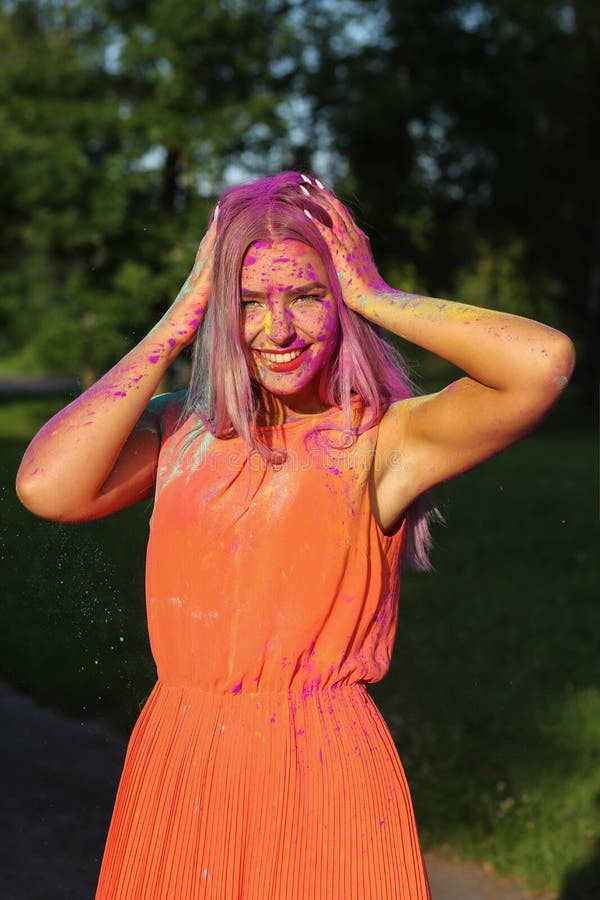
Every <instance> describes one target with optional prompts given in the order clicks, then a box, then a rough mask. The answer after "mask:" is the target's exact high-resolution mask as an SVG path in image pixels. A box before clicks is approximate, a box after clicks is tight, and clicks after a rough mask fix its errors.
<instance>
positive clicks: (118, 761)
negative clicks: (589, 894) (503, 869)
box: [0, 682, 551, 900]
mask: <svg viewBox="0 0 600 900" xmlns="http://www.w3.org/2000/svg"><path fill="white" fill-rule="evenodd" d="M0 721H1V722H2V738H1V739H0V778H1V779H2V783H0V790H1V796H2V814H1V819H0V826H1V829H2V835H3V840H2V841H1V842H0V884H1V885H2V887H1V889H0V890H1V895H2V898H3V900H92V898H93V897H94V890H95V885H96V880H97V876H98V870H99V867H100V859H101V854H102V849H103V846H104V839H105V837H106V831H107V828H108V822H109V819H110V814H111V810H112V804H113V801H114V796H115V791H116V786H117V781H118V778H119V774H120V771H121V766H122V764H123V757H124V754H125V742H124V741H123V738H122V737H121V736H120V735H118V734H116V733H115V732H114V731H113V730H112V729H111V728H109V727H108V726H107V725H105V724H104V723H102V722H98V721H95V720H91V721H80V720H73V719H68V718H66V717H64V716H62V715H60V714H58V713H56V712H54V711H52V710H49V709H44V708H41V707H39V706H37V705H36V704H35V703H34V702H33V701H32V700H31V699H30V698H29V697H26V696H24V695H23V694H19V693H17V692H16V691H14V690H13V689H12V688H11V687H9V686H8V685H6V684H3V683H2V682H0ZM427 868H428V870H429V875H430V879H431V889H432V895H433V900H533V897H534V896H536V897H540V895H532V894H530V893H528V892H527V891H524V890H523V889H522V888H520V887H519V886H517V885H514V884H512V883H508V882H502V881H499V880H498V879H496V878H493V877H491V876H489V875H487V874H486V873H484V872H482V871H481V869H479V868H477V867H475V866H471V865H458V864H455V863H450V862H447V861H444V860H442V859H439V858H438V857H436V856H428V857H427ZM546 897H547V900H551V898H549V897H548V896H547V895H546ZM180 900H187V898H180Z"/></svg>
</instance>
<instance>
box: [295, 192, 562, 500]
mask: <svg viewBox="0 0 600 900" xmlns="http://www.w3.org/2000/svg"><path fill="white" fill-rule="evenodd" d="M312 196H313V200H316V201H317V202H318V203H319V204H320V205H321V204H322V205H323V207H324V208H325V209H326V210H327V212H329V214H330V216H331V218H332V220H333V228H331V229H330V228H327V227H326V226H322V225H321V224H320V223H316V224H317V225H318V227H319V230H320V231H321V233H322V234H323V236H324V237H325V239H326V240H327V242H328V245H329V248H330V250H331V253H332V257H333V260H334V264H335V265H336V269H337V273H338V279H339V281H340V285H341V288H342V294H343V297H344V302H345V303H346V305H347V306H348V307H349V308H351V309H353V310H354V311H355V312H358V313H360V315H361V316H364V317H365V318H366V319H369V320H370V321H371V322H374V323H375V324H377V325H380V326H382V327H383V328H385V329H387V330H388V331H391V332H393V333H394V334H397V335H398V336H399V337H401V338H403V339H404V340H407V341H410V342H412V343H414V344H418V345H419V346H420V347H423V348H425V349H426V350H429V351H430V352H431V353H435V354H436V355H437V356H441V357H443V358H444V359H446V360H448V361H449V362H451V363H453V364H454V365H455V366H457V367H458V368H460V369H462V370H463V371H464V372H466V373H467V377H465V378H460V379H459V380H458V381H455V382H453V383H452V384H450V385H449V386H448V387H447V388H445V389H444V390H442V391H440V392H439V393H437V394H430V395H427V396H424V397H415V398H412V399H411V400H409V401H405V402H402V403H400V404H394V405H393V406H392V407H390V409H389V411H388V414H387V415H386V416H385V421H384V422H382V429H380V430H381V431H382V434H381V439H383V441H384V443H385V449H386V452H387V453H388V454H392V455H394V454H395V455H394V458H398V456H397V453H398V452H399V451H401V452H402V459H403V465H402V469H403V470H404V472H405V473H407V472H408V471H410V472H411V478H410V479H407V478H403V477H402V475H401V474H400V475H398V479H399V481H400V482H402V483H403V484H405V485H408V483H409V482H412V485H413V487H412V488H410V489H409V490H410V492H412V490H413V489H414V491H415V496H416V495H418V493H421V492H422V491H424V490H427V489H428V488H429V487H432V486H433V485H434V484H436V483H439V482H441V481H445V480H447V479H449V478H451V477H453V476H454V475H458V474H459V473H460V472H464V471H465V470H467V469H469V468H472V467H473V466H475V465H477V463H479V462H482V461H483V460H485V459H488V458H489V457H490V456H493V455H494V454H495V453H498V452H499V451H500V450H502V449H504V448H505V447H507V446H509V445H510V444H512V443H514V442H515V441H516V440H518V439H519V438H521V437H523V436H524V435H525V434H527V433H528V432H529V431H531V430H532V429H533V428H534V427H535V425H536V424H537V423H539V422H540V421H541V419H542V418H543V417H544V415H545V413H547V412H548V410H549V409H550V408H551V407H552V405H553V404H554V403H555V402H556V400H557V399H558V397H559V396H560V393H561V391H562V390H563V389H564V387H565V386H566V384H567V382H568V380H569V378H570V376H571V373H572V371H573V366H574V364H575V353H574V347H573V344H572V342H571V340H570V339H569V338H568V337H567V336H566V335H565V334H563V333H562V332H560V331H557V330H556V329H554V328H551V327H549V326H548V325H543V324H541V323H540V322H535V321H533V320H531V319H526V318H523V317H521V316H515V315H511V314H509V313H502V312H497V311H495V310H490V309H483V308H480V307H476V306H468V305H466V304H464V303H455V302H450V301H448V300H439V299H434V298H431V297H422V296H419V295H415V294H407V293H404V292H403V291H397V290H393V289H392V288H390V287H389V286H388V285H386V284H385V282H383V280H382V278H381V276H380V275H379V273H378V272H377V269H376V267H375V263H374V261H373V258H372V255H371V252H370V247H369V242H368V239H367V238H366V236H365V235H364V234H363V233H362V232H361V231H360V230H359V229H358V228H357V226H356V225H355V223H354V221H353V220H352V218H351V217H350V215H349V214H348V213H347V211H346V210H345V208H344V207H343V206H342V204H340V203H339V201H337V200H336V199H335V198H334V197H332V196H331V195H330V194H329V193H328V192H326V191H316V193H313V195H312ZM315 221H316V220H315ZM415 474H418V483H416V484H415V482H414V480H413V478H414V475H415ZM401 493H402V496H403V498H404V500H406V499H407V496H406V491H403V492H401ZM409 499H410V498H409ZM413 499H414V498H413ZM403 502H404V501H403Z"/></svg>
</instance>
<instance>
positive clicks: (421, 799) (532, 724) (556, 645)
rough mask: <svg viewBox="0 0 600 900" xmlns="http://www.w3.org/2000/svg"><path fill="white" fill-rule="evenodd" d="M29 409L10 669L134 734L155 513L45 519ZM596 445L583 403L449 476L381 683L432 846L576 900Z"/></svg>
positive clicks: (591, 708) (596, 733)
mask: <svg viewBox="0 0 600 900" xmlns="http://www.w3.org/2000/svg"><path fill="white" fill-rule="evenodd" d="M54 406H56V403H54ZM11 407H12V408H10V409H9V407H8V406H7V405H5V406H4V408H2V407H0V428H2V429H3V433H4V434H6V435H8V434H12V439H9V437H8V436H7V438H6V439H5V440H4V441H2V442H0V498H1V500H2V504H1V507H0V508H1V509H2V519H1V524H0V556H2V562H3V575H2V580H3V584H4V586H5V591H4V595H5V600H4V603H3V605H2V608H1V609H2V612H1V614H0V615H1V624H2V627H1V628H0V635H1V637H0V651H1V652H0V659H1V661H2V662H1V666H2V670H1V671H2V675H3V677H4V678H6V679H7V680H9V681H11V682H12V683H13V684H15V685H17V686H19V687H22V688H25V689H26V690H28V691H30V692H31V693H32V694H33V695H34V696H36V697H37V698H38V699H40V700H42V701H43V702H46V703H48V704H51V705H53V706H55V707H59V708H61V709H63V710H65V711H67V712H70V713H73V714H76V715H82V714H85V715H90V714H94V715H100V716H105V717H107V718H109V719H110V720H111V721H113V722H114V723H116V724H117V725H118V726H119V727H120V728H122V729H123V730H124V731H126V730H127V729H129V728H130V727H131V725H132V723H133V720H134V718H135V717H136V716H137V713H138V711H139V708H140V706H141V704H142V703H143V701H144V699H145V697H146V696H147V694H148V692H149V690H150V688H151V686H152V684H153V680H154V668H153V664H152V660H151V657H150V653H149V648H148V640H147V634H146V628H145V608H144V587H143V577H144V572H143V569H144V547H145V541H146V536H147V520H148V517H149V513H150V506H149V505H148V504H143V505H141V506H140V507H139V508H134V509H132V510H128V511H125V512H123V513H120V514H118V515H117V516H114V517H112V518H110V519H107V520H104V521H101V522H95V523H90V524H86V525H80V526H73V525H68V526H60V525H54V524H49V523H46V522H42V521H39V520H36V519H35V518H34V517H33V516H31V515H30V514H29V513H27V511H26V510H24V509H22V508H21V507H20V506H19V504H18V502H17V501H16V499H15V497H14V490H13V482H14V473H15V470H16V466H17V464H18V459H19V456H20V454H21V452H22V450H23V448H24V438H25V436H26V435H28V434H30V433H31V431H32V430H33V429H34V428H35V427H37V425H38V424H39V423H40V421H42V420H43V418H45V417H46V416H47V415H48V414H49V412H50V411H51V410H49V407H48V404H44V403H40V404H38V405H37V406H36V405H35V404H30V403H25V404H22V403H15V404H12V405H11ZM11 422H12V428H11V427H10V423H11ZM596 454H597V451H596V441H595V436H594V434H593V432H592V429H591V428H590V424H589V422H584V421H583V420H582V418H581V415H580V414H579V413H578V412H577V411H576V410H574V409H571V406H569V404H567V405H565V406H564V407H562V408H561V409H560V410H558V411H557V413H555V414H553V416H552V417H551V418H550V420H548V422H547V423H545V424H544V426H543V427H542V428H541V429H540V430H539V431H538V432H537V433H536V434H535V435H534V436H532V437H530V438H528V439H526V440H525V441H522V442H521V443H520V444H518V445H517V446H515V447H513V448H511V449H509V450H508V451H506V452H505V453H503V454H502V455H501V456H499V457H497V458H495V459H493V460H490V461H489V462H488V463H487V464H486V465H484V466H482V467H480V468H479V469H477V470H475V471H473V472H471V473H468V474H467V475H465V476H462V477H461V478H459V479H456V480H454V481H453V482H451V483H450V484H448V485H446V486H444V487H443V489H442V490H441V491H440V504H441V507H442V511H443V512H444V514H445V516H446V519H447V522H448V526H447V527H437V528H436V530H435V541H436V547H435V551H434V555H433V562H434V564H435V566H436V569H437V571H436V572H435V573H434V574H432V575H423V574H416V573H412V572H409V571H405V573H404V576H403V586H402V599H401V610H400V620H399V626H398V635H397V640H396V647H395V653H394V661H393V664H392V669H391V672H390V674H389V676H388V677H387V678H386V679H385V680H384V681H383V682H381V683H380V684H378V685H375V686H373V687H372V694H373V695H374V697H375V699H376V701H377V702H378V704H379V705H380V707H381V709H382V711H383V713H384V715H385V716H386V719H387V721H388V722H389V724H390V727H391V729H392V731H393V734H394V737H395V739H396V742H397V745H398V749H399V752H400V755H401V757H402V760H403V763H404V766H405V769H406V772H407V777H408V780H409V783H410V785H411V788H412V793H413V799H414V803H415V808H416V812H417V819H418V822H419V826H420V833H421V837H422V840H423V843H424V845H425V846H426V847H444V848H446V851H447V852H448V853H449V854H451V855H454V856H457V857H468V858H471V859H480V860H485V861H487V862H488V863H490V864H492V865H493V866H494V867H495V868H496V869H497V870H498V871H500V872H502V873H506V874H510V875H514V876H518V877H520V878H523V879H525V880H526V881H528V882H529V883H530V884H531V885H532V886H534V887H540V888H547V889H554V890H558V889H559V888H560V887H561V884H566V883H568V884H569V885H573V884H575V885H578V887H577V888H576V890H575V892H573V891H571V893H568V892H567V893H566V894H564V897H565V898H566V897H568V898H569V900H570V898H577V900H583V898H587V897H589V898H590V900H591V898H593V897H595V896H597V894H596V893H595V892H594V889H593V888H591V887H590V885H591V884H592V881H593V882H594V884H595V883H596V881H595V880H594V879H596V878H597V876H598V855H597V854H598V841H599V839H600V824H599V822H598V799H599V797H600V765H599V763H600V687H599V686H600V653H599V649H600V647H599V638H598V635H599V634H600V616H599V612H598V610H599V606H598V602H597V598H596V593H597V588H598V577H597V549H598V537H599V531H600V527H599V522H598V485H597V478H596V471H597V455H596ZM594 854H596V855H594ZM586 891H587V893H586Z"/></svg>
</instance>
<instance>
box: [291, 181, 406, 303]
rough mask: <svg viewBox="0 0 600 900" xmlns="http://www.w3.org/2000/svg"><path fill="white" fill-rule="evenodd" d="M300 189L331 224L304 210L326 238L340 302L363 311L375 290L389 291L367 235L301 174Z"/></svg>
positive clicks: (333, 200)
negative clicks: (320, 208) (302, 179)
mask: <svg viewBox="0 0 600 900" xmlns="http://www.w3.org/2000/svg"><path fill="white" fill-rule="evenodd" d="M305 178H306V182H305V184H304V185H303V187H304V193H306V194H309V191H308V188H312V190H311V191H310V194H309V196H310V198H311V200H312V201H313V202H315V203H317V204H318V205H319V206H320V207H322V209H324V210H325V211H326V212H327V213H328V215H329V217H330V218H331V221H332V227H331V228H329V227H328V226H327V225H323V224H322V223H321V222H319V221H318V220H317V219H316V218H315V217H314V216H312V215H311V214H310V212H309V211H308V210H305V212H306V214H307V215H308V216H309V218H310V219H311V221H312V222H314V224H315V225H316V226H317V228H318V229H319V231H320V232H321V234H322V235H323V238H324V239H325V241H326V242H327V246H328V247H329V251H330V253H331V258H332V260H333V264H334V266H335V269H336V273H337V277H338V281H339V283H340V287H341V289H342V296H343V298H344V303H345V304H346V306H348V307H350V309H353V310H355V312H359V313H360V312H361V311H364V310H365V309H366V308H367V307H368V306H369V303H370V301H371V299H373V296H374V295H375V294H378V293H381V292H382V291H384V292H389V291H391V288H390V287H389V286H388V285H387V284H386V283H385V281H384V280H383V278H382V277H381V275H380V274H379V272H378V270H377V266H376V265H375V260H374V259H373V254H372V253H371V246H370V243H369V238H368V237H367V235H366V234H365V233H364V232H363V231H361V230H360V228H359V227H358V225H357V224H356V222H355V221H354V219H353V218H352V216H351V215H350V213H349V212H348V210H347V209H346V208H345V207H344V205H343V204H342V203H340V201H339V200H338V199H337V198H336V197H334V196H333V195H332V194H330V193H329V191H328V190H326V189H325V188H322V187H319V186H318V185H316V184H314V182H313V181H312V180H311V181H309V180H308V178H307V177H306V176H305Z"/></svg>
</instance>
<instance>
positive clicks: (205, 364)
mask: <svg viewBox="0 0 600 900" xmlns="http://www.w3.org/2000/svg"><path fill="white" fill-rule="evenodd" d="M302 183H303V179H302V176H301V175H300V173H299V172H282V173H280V174H279V175H275V176H272V177H270V178H264V179H261V180H260V181H256V182H254V183H252V184H246V185H242V186H240V187H234V188H230V189H229V190H227V191H225V192H224V193H223V194H222V195H221V197H220V199H219V213H218V218H217V233H216V239H215V246H214V255H213V269H212V286H211V293H210V298H209V301H208V304H207V307H206V311H205V313H204V316H203V319H202V322H201V324H200V326H199V328H198V332H197V335H196V338H195V341H194V348H193V355H192V373H191V378H190V383H189V387H188V390H187V394H186V399H185V403H184V407H183V410H182V415H181V419H182V420H183V419H186V418H188V417H189V416H192V415H193V416H196V417H198V419H199V425H198V426H197V428H195V429H193V430H192V432H191V434H190V437H191V439H193V437H194V436H196V435H198V434H199V433H200V432H203V431H205V430H207V431H209V432H210V433H211V434H213V435H214V436H215V437H219V438H227V437H232V436H234V435H239V436H240V437H242V438H243V440H244V441H245V443H246V447H247V448H248V453H251V452H256V453H258V454H260V455H261V456H262V457H263V458H265V459H267V460H270V461H274V459H275V456H277V458H278V459H280V454H279V453H278V452H276V451H274V450H273V448H272V447H270V446H268V445H267V444H266V443H265V442H264V440H263V439H262V438H261V434H260V431H259V430H258V429H257V428H256V420H257V413H258V407H259V397H260V393H259V390H258V386H257V385H256V384H255V383H254V382H253V380H252V378H251V374H250V371H249V368H248V362H247V359H246V355H245V352H244V348H243V346H242V337H241V335H242V318H241V317H242V312H241V303H240V273H241V271H242V265H243V261H244V257H245V255H246V252H247V250H248V248H249V247H250V245H251V244H253V243H255V242H256V241H259V240H265V239H275V240H289V239H293V240H298V241H301V242H302V243H304V244H307V245H308V246H310V247H312V248H313V249H314V250H316V252H317V253H318V254H319V256H320V257H321V259H322V260H323V263H324V265H325V268H326V270H327V275H328V277H329V283H330V285H331V291H332V295H333V298H334V301H335V304H336V306H337V313H338V317H339V325H340V329H339V337H338V343H337V347H336V350H335V352H334V353H333V355H332V357H331V359H330V360H329V362H328V364H327V365H326V366H325V367H324V368H323V371H322V372H321V374H320V377H319V385H318V388H319V395H320V399H321V400H322V401H323V402H324V403H325V404H327V405H329V406H336V407H338V408H340V409H341V410H342V411H343V425H342V426H341V429H339V427H338V430H342V431H343V433H344V435H346V436H347V437H348V438H349V439H352V438H353V436H355V435H357V434H359V433H361V432H363V431H366V430H367V429H368V428H371V427H372V426H373V424H375V423H376V422H378V421H379V419H380V418H381V416H382V415H383V413H384V412H385V410H386V409H387V408H388V406H389V405H390V404H391V403H393V402H394V401H396V400H402V399H405V398H407V397H411V396H413V395H414V394H415V393H417V392H418V389H417V388H416V385H415V384H414V383H413V382H412V380H411V379H410V377H409V375H408V372H407V367H406V364H405V363H404V360H403V359H402V357H401V356H400V354H399V353H398V351H397V350H396V349H395V348H394V347H393V346H392V345H391V344H390V343H389V342H388V341H387V340H386V338H385V337H384V333H383V331H382V330H381V329H380V328H378V327H377V326H375V325H373V324H371V323H370V322H369V321H367V320H366V319H365V318H363V317H362V316H360V315H359V314H358V313H355V312H353V311H352V310H351V309H349V308H348V307H347V306H346V305H345V303H344V301H343V298H342V292H341V288H340V285H339V281H338V278H337V275H336V271H335V267H334V264H333V260H332V259H331V255H330V253H329V248H328V246H327V243H326V242H325V240H324V238H323V237H322V235H321V234H320V232H319V230H318V228H317V226H316V225H315V224H314V223H313V222H311V220H310V219H309V218H308V217H307V216H306V215H305V214H304V209H307V210H308V211H309V212H310V213H311V215H312V216H313V217H314V218H315V219H318V220H319V221H320V222H322V223H323V224H324V225H327V226H331V224H332V222H331V219H330V217H329V215H328V214H327V212H325V210H324V209H323V208H322V207H320V206H319V205H318V203H317V201H316V200H315V199H314V198H313V197H312V196H311V197H307V196H306V195H305V194H303V193H301V192H300V190H299V187H300V185H301V184H302ZM357 398H358V399H360V401H361V403H362V406H363V407H364V408H366V409H368V410H369V414H370V418H368V420H367V421H364V420H363V421H361V422H360V423H358V424H357V422H356V415H355V412H356V405H355V401H356V399H357ZM322 427H323V426H319V425H317V426H316V427H315V431H321V428H322ZM325 427H326V428H328V429H331V428H334V426H332V425H331V424H328V425H326V426H325ZM432 518H438V519H441V518H442V517H441V514H440V513H439V511H438V510H437V509H435V508H432V506H431V504H426V503H424V501H423V499H422V498H419V499H418V500H417V501H415V503H413V504H412V505H411V507H410V509H409V510H408V511H407V535H406V551H405V553H406V558H407V561H408V562H409V563H410V564H411V565H412V566H413V568H416V569H421V570H425V571H426V570H430V569H431V568H432V566H431V563H430V562H429V550H430V547H431V535H430V531H429V520H430V519H432Z"/></svg>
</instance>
